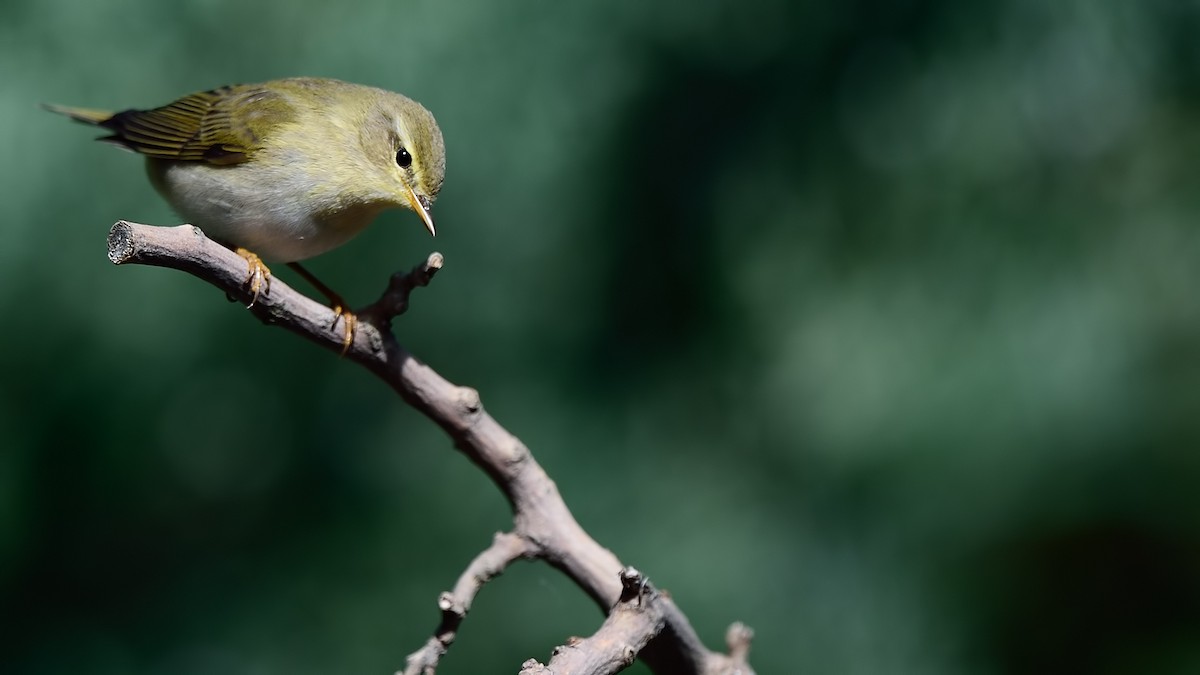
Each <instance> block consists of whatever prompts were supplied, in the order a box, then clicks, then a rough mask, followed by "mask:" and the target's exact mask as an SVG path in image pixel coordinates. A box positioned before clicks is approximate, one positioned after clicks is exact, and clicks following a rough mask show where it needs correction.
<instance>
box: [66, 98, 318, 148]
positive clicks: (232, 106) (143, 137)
mask: <svg viewBox="0 0 1200 675" xmlns="http://www.w3.org/2000/svg"><path fill="white" fill-rule="evenodd" d="M68 114H69V113H68ZM294 114H295V113H294V109H293V108H292V106H291V105H290V104H289V103H288V102H287V101H286V100H285V99H284V97H283V96H281V95H279V94H277V93H274V92H272V91H270V90H267V89H263V88H261V87H257V86H247V85H236V86H231V87H222V88H220V89H214V90H212V91H204V92H200V93H197V94H192V95H190V96H185V97H183V98H181V99H179V100H178V101H175V102H174V103H169V104H167V105H165V106H162V107H161V108H154V109H153V110H126V111H123V112H119V113H116V114H115V115H113V116H111V117H109V118H108V119H106V120H103V121H95V122H92V123H93V124H96V125H97V126H100V127H103V128H105V129H108V130H109V131H111V132H112V136H108V137H105V138H102V139H100V140H103V141H109V142H112V143H116V144H118V145H121V146H124V147H126V148H129V149H130V150H133V151H134V152H140V153H141V154H143V155H146V156H147V157H154V158H156V159H169V160H176V161H184V162H208V163H210V164H238V163H241V162H244V161H246V160H248V159H249V158H250V157H251V155H253V154H254V151H255V150H256V149H258V148H259V147H261V145H262V141H263V138H262V136H263V135H264V134H265V133H267V131H266V130H269V129H271V128H273V127H275V126H276V125H278V124H282V123H286V122H287V121H289V120H290V119H292V118H293V117H294ZM73 117H76V119H79V117H77V116H74V115H73ZM81 121H85V122H88V121H91V120H87V119H83V120H81Z"/></svg>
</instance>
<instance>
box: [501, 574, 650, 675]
mask: <svg viewBox="0 0 1200 675" xmlns="http://www.w3.org/2000/svg"><path fill="white" fill-rule="evenodd" d="M658 597H659V594H658V591H656V590H654V588H652V587H651V586H650V583H649V582H648V581H647V580H646V578H645V577H643V576H642V575H641V573H640V572H638V571H637V570H635V569H633V568H632V567H626V568H625V569H623V570H621V598H620V600H618V601H617V604H616V605H615V606H614V607H613V608H612V609H611V610H610V611H609V613H608V618H607V619H605V620H604V623H603V624H602V625H601V626H600V630H598V631H596V633H595V634H593V635H592V636H591V637H588V638H573V639H572V640H570V641H568V642H567V644H565V645H563V646H561V647H558V648H556V649H555V650H554V655H553V657H552V658H551V659H550V662H549V663H547V664H546V665H544V666H543V665H542V664H540V663H537V662H536V661H526V662H525V663H524V665H523V666H522V667H521V672H520V674H519V675H540V674H545V675H551V674H553V675H611V674H612V673H617V672H620V671H622V670H625V669H626V668H628V667H629V666H631V665H633V661H634V659H636V658H637V655H638V653H639V652H641V651H642V649H643V648H645V647H646V645H648V644H649V643H650V641H651V640H652V639H654V637H655V636H657V635H658V634H659V633H660V632H661V631H662V629H663V625H664V624H665V622H666V617H665V615H664V613H663V611H662V608H661V606H659V605H658V604H657V603H656V602H655V600H656V599H657V598H658Z"/></svg>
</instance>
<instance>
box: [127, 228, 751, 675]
mask: <svg viewBox="0 0 1200 675" xmlns="http://www.w3.org/2000/svg"><path fill="white" fill-rule="evenodd" d="M108 256H109V259H110V260H112V262H113V263H115V264H118V265H121V264H130V263H134V264H143V265H156V266H160V267H170V268H174V269H178V270H182V271H185V272H188V273H189V274H192V275H194V276H196V277H199V278H200V279H203V280H204V281H207V282H208V283H210V284H212V285H213V286H216V287H217V288H219V289H221V290H222V291H224V292H225V294H226V295H227V296H229V297H230V298H233V299H235V300H238V301H240V302H242V303H243V304H249V302H250V294H249V293H248V291H247V289H246V288H245V281H246V261H245V260H244V259H243V258H241V257H240V256H238V255H237V254H235V253H233V252H232V251H230V250H229V249H227V248H225V247H223V246H221V245H219V244H217V243H216V242H213V241H212V240H210V239H208V238H207V237H205V236H204V233H203V232H201V231H200V230H199V228H196V227H192V226H189V225H182V226H179V227H171V228H165V227H153V226H149V225H140V224H137V223H130V222H126V221H119V222H117V223H116V224H115V225H114V226H113V228H112V230H111V231H110V232H109V236H108ZM441 264H442V259H441V255H440V254H437V253H435V254H433V255H431V256H429V258H428V259H427V260H426V262H425V263H424V264H423V265H419V266H418V267H416V268H414V269H413V270H412V271H411V272H409V273H407V274H402V275H394V276H393V277H392V279H391V282H390V283H389V285H388V290H387V291H386V292H385V294H384V297H383V298H381V299H380V301H378V302H376V303H374V304H373V305H371V306H370V307H368V309H367V310H365V311H364V312H363V317H362V318H363V319H364V320H363V321H360V322H359V325H358V329H357V330H356V332H355V335H354V340H353V342H352V344H351V345H350V347H349V348H348V349H347V350H346V353H345V356H346V358H348V359H350V360H352V361H354V362H355V363H358V364H360V365H362V366H364V367H365V368H367V369H368V370H370V371H371V372H372V373H374V374H375V375H376V376H378V377H379V378H380V379H382V380H383V381H384V382H386V383H387V384H388V385H389V386H390V387H392V389H393V390H395V391H396V393H398V394H399V395H400V397H401V398H402V399H403V400H404V401H405V402H407V403H408V404H409V405H411V406H413V407H414V408H416V409H417V410H418V411H420V412H421V413H422V414H424V415H425V416H426V417H428V418H429V419H431V420H432V421H433V422H434V423H436V424H437V425H438V426H440V427H442V429H444V430H445V431H446V433H447V434H449V436H450V437H451V438H452V439H453V440H454V445H455V447H456V448H458V449H459V450H460V451H461V452H462V453H463V454H464V455H466V456H467V458H468V459H470V460H471V461H472V462H474V463H475V464H476V465H478V466H479V467H480V468H481V469H483V470H484V472H485V473H487V475H488V476H489V477H490V478H491V479H492V481H493V482H494V483H495V484H496V486H497V487H498V488H499V489H500V491H501V492H502V493H503V494H504V496H505V498H506V499H508V502H509V504H510V505H511V507H512V510H513V524H514V529H513V533H512V534H510V535H501V536H500V537H498V538H497V540H496V542H494V543H493V545H492V547H491V548H489V549H488V550H486V551H484V552H483V553H481V554H480V555H479V556H478V557H477V558H476V559H475V561H473V562H472V564H471V565H470V566H469V567H468V568H467V570H466V572H464V574H463V578H460V579H459V582H458V584H457V585H456V586H455V590H454V591H453V592H451V593H450V594H443V596H442V599H441V600H440V601H439V606H443V605H447V606H448V607H443V609H442V611H443V620H442V625H441V626H439V628H438V632H437V633H436V634H435V635H434V637H433V638H432V641H436V642H437V645H438V646H431V644H429V643H427V644H426V646H425V647H424V648H422V650H418V652H415V653H414V654H413V656H410V660H409V668H412V667H413V658H414V657H416V658H417V659H421V658H425V657H422V656H419V655H420V654H421V653H422V652H424V651H425V650H431V653H432V652H437V657H436V658H432V660H429V661H426V662H422V663H421V664H420V667H421V668H422V670H421V671H411V672H428V673H432V672H433V669H434V668H435V667H436V663H437V660H438V659H440V656H441V653H444V651H445V648H446V646H448V645H449V642H450V640H452V639H453V637H454V635H455V634H456V633H457V630H458V625H459V623H461V621H462V617H464V616H465V615H466V612H467V610H468V609H469V607H470V603H471V600H472V599H473V598H474V595H475V593H476V592H478V590H479V586H481V585H482V584H483V583H484V582H485V581H486V580H487V579H488V578H491V577H492V576H495V574H499V573H500V571H502V570H503V569H504V568H505V567H506V566H507V565H508V564H509V563H511V562H512V561H513V560H516V559H517V558H520V557H532V558H540V559H543V560H545V561H546V562H548V563H550V564H551V565H553V566H554V567H556V568H558V569H560V570H562V571H563V572H564V573H565V574H566V575H567V576H568V577H570V578H571V579H572V580H573V581H574V582H575V583H576V584H577V585H578V586H579V587H580V588H582V589H583V590H584V591H585V592H586V593H587V594H588V595H589V596H590V597H591V598H592V600H593V601H595V602H596V604H597V605H599V606H600V609H601V610H602V611H604V612H605V613H606V614H609V613H610V610H611V614H612V615H613V616H618V615H620V616H624V615H626V614H631V615H632V614H638V615H643V614H645V612H646V610H647V609H648V608H649V607H651V606H652V607H654V608H655V609H654V611H655V612H656V613H661V617H662V619H661V621H662V623H661V630H656V631H654V634H650V633H643V637H644V638H645V640H644V641H641V640H636V639H633V637H632V636H629V635H626V637H627V638H628V639H629V640H630V642H629V644H636V645H644V648H640V647H639V649H638V650H637V651H635V653H636V654H637V655H638V656H639V657H640V658H642V659H643V660H644V661H645V662H646V664H647V665H649V666H650V668H651V669H652V670H653V671H654V672H655V673H658V675H717V674H733V673H737V674H739V675H752V673H753V671H752V670H751V669H750V668H749V666H747V665H746V663H745V645H748V641H749V637H748V635H747V636H746V638H745V640H744V641H743V642H740V643H738V644H739V647H738V648H737V649H734V650H733V655H724V654H718V653H714V652H711V651H709V650H708V649H706V648H705V647H704V645H703V643H701V641H700V639H699V637H698V636H697V635H696V632H695V630H693V628H692V626H691V624H690V623H689V622H688V621H687V618H686V617H685V616H684V615H683V613H682V612H681V611H679V608H678V607H677V606H676V605H675V604H674V603H673V602H672V601H671V599H670V598H669V597H667V596H666V595H665V594H660V593H654V594H653V595H652V597H650V599H649V600H648V601H647V603H646V605H647V606H646V607H640V608H638V611H637V612H632V610H625V609H621V611H619V612H618V611H617V610H618V609H619V606H618V603H619V601H620V600H621V598H622V597H623V596H622V589H623V588H624V586H623V585H622V582H621V576H620V574H621V571H622V569H623V567H622V565H621V563H620V561H619V560H617V557H616V556H615V555H613V554H612V552H610V551H609V550H608V549H606V548H604V547H602V546H600V544H598V543H597V542H596V541H595V540H594V539H592V538H591V537H590V536H589V535H588V534H587V533H586V532H585V531H584V530H583V528H582V527H580V525H579V523H578V522H576V520H575V518H574V516H572V515H571V512H570V510H569V509H568V508H567V505H566V503H565V502H564V501H563V499H562V497H561V495H560V494H559V492H558V488H557V486H555V484H554V482H553V481H552V480H551V479H550V477H549V476H548V475H547V474H546V472H545V471H544V470H543V469H542V467H541V465H539V464H538V463H537V461H536V460H534V458H533V456H532V455H531V454H530V452H529V449H528V448H526V447H525V445H524V444H523V443H522V442H521V441H520V440H519V439H518V438H517V437H515V436H513V435H512V434H511V433H509V432H508V431H507V430H506V429H505V428H504V427H502V426H501V425H500V424H499V423H498V422H496V420H495V419H493V418H492V416H491V415H489V414H488V413H487V412H486V411H484V408H483V404H482V402H481V401H480V398H479V394H478V392H476V391H475V390H474V389H471V388H470V387H462V386H456V385H454V384H452V383H450V382H448V381H447V380H446V379H444V378H443V377H442V376H441V375H439V374H438V373H437V372H435V371H434V370H433V369H432V368H430V367H429V366H427V365H426V364H424V363H422V362H421V361H420V360H418V359H417V358H416V357H415V356H413V355H412V354H411V353H410V352H409V351H408V350H406V349H405V348H404V347H402V346H401V345H400V344H399V342H397V341H396V338H395V336H394V335H393V334H392V331H391V327H390V319H391V317H392V316H394V315H395V314H398V313H400V312H403V311H404V309H405V308H407V306H408V296H409V294H410V293H411V292H412V290H413V289H414V288H416V287H418V286H423V285H426V284H428V283H429V280H430V279H431V278H432V276H433V275H434V273H436V271H437V270H438V269H439V268H440V267H441ZM250 311H251V312H252V313H253V314H254V315H255V316H256V317H257V318H258V319H260V320H261V321H263V322H264V323H266V324H269V325H277V326H281V327H283V328H285V329H287V330H288V331H291V332H293V333H295V334H297V335H300V336H301V337H304V338H306V339H308V340H309V341H311V342H314V343H316V344H318V345H320V346H322V347H324V348H326V349H328V350H330V351H332V352H335V353H340V352H341V351H342V336H343V333H342V331H341V330H334V329H335V327H336V326H335V317H334V315H333V312H332V311H331V310H330V309H329V308H328V307H326V306H324V305H322V304H320V303H318V302H315V301H313V300H310V299H309V298H307V297H305V296H303V295H301V294H300V293H298V292H296V291H295V290H293V289H292V288H290V287H288V286H287V285H286V284H283V283H282V282H280V281H279V280H278V279H274V280H272V282H271V285H270V291H269V292H267V293H264V294H262V295H260V296H259V298H258V300H257V302H255V303H254V306H253V307H251V308H250ZM517 541H519V542H521V543H520V545H519V546H518V545H517V543H516V542H517ZM443 600H444V601H445V602H442V601H443ZM447 612H450V613H451V614H452V615H453V617H452V618H451V619H450V620H447V618H446V616H447V614H446V613H447ZM621 620H622V619H620V618H618V619H614V620H613V621H614V622H618V621H621ZM606 623H607V622H606ZM655 625H657V620H656V623H655ZM603 630H604V628H602V629H601V631H603ZM612 630H616V629H612ZM443 638H446V639H445V640H444V641H443ZM552 663H553V661H552ZM405 672H410V671H409V670H406V671H405ZM556 672H557V671H556ZM566 672H569V671H561V673H564V674H565V673H566ZM604 672H615V671H604Z"/></svg>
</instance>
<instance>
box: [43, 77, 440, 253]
mask: <svg viewBox="0 0 1200 675" xmlns="http://www.w3.org/2000/svg"><path fill="white" fill-rule="evenodd" d="M47 108H48V109H50V110H52V111H54V112H58V113H62V114H64V115H67V116H69V117H71V118H72V119H75V120H77V121H80V122H84V123H87V124H92V125H95V126H98V127H100V128H103V129H105V130H107V131H108V132H109V133H110V134H111V135H109V136H105V137H102V138H101V139H100V140H104V141H108V142H111V143H115V144H117V145H120V146H122V147H125V148H128V149H129V150H133V151H135V152H138V153H140V154H142V155H145V156H146V158H147V171H148V173H149V175H150V179H151V181H152V183H153V184H154V186H155V188H156V189H157V190H158V191H159V192H160V193H161V194H162V195H163V196H164V197H165V198H166V199H167V201H168V202H170V203H171V205H172V206H173V207H174V208H175V209H176V210H177V211H178V212H179V213H180V215H181V216H183V217H184V218H186V219H188V220H189V221H190V222H192V223H193V224H195V225H198V226H199V227H200V228H201V229H203V230H204V231H205V233H207V234H208V235H209V236H211V237H213V238H214V239H217V240H218V241H222V242H224V243H226V244H228V245H230V246H234V247H242V248H245V249H249V250H250V251H253V252H255V253H257V254H259V255H261V256H263V257H264V258H267V259H269V260H278V261H283V262H292V261H297V260H303V259H306V258H310V257H312V256H314V255H318V254H320V253H323V252H325V251H327V250H329V249H331V248H334V247H336V246H338V245H340V244H342V243H344V242H345V241H347V240H348V239H349V238H350V237H352V236H354V235H355V234H357V233H358V232H360V231H361V230H362V229H363V228H364V227H366V226H367V225H368V224H369V223H370V222H371V221H372V220H374V218H375V217H376V216H377V215H378V214H379V213H380V212H381V211H383V210H384V209H387V208H393V207H405V208H411V209H413V210H415V211H417V212H418V214H419V215H421V217H422V219H423V220H424V221H425V224H426V227H428V228H429V229H430V231H431V232H432V231H433V221H432V217H431V216H430V215H429V207H430V206H431V205H432V203H433V201H434V199H435V198H436V197H437V194H438V192H439V191H440V189H441V186H442V181H443V178H444V175H445V147H444V145H443V142H442V134H441V131H440V130H439V129H438V126H437V123H436V122H435V121H434V119H433V116H432V115H431V114H430V113H429V111H427V110H426V109H425V108H423V107H422V106H421V105H420V104H418V103H416V102H415V101H413V100H411V99H409V98H406V97H404V96H401V95H400V94H396V93H393V92H389V91H384V90H382V89H376V88H373V87H365V86H361V85H356V84H349V83H346V82H340V81H338V80H329V79H318V78H293V79H285V80H274V81H271V82H265V83H262V84H254V85H234V86H229V87H222V88H219V89H214V90H212V91H206V92H200V93H196V94H192V95H190V96H185V97H183V98H181V99H179V100H177V101H175V102H173V103H170V104H168V105H165V106H162V107H160V108H154V109H151V110H126V111H123V112H118V113H108V112H103V111H97V110H90V109H85V108H69V107H64V106H47Z"/></svg>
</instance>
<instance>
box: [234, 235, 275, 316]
mask: <svg viewBox="0 0 1200 675" xmlns="http://www.w3.org/2000/svg"><path fill="white" fill-rule="evenodd" d="M237 254H238V255H240V256H242V257H243V258H245V259H246V265H247V269H246V281H245V282H244V283H245V285H246V286H247V287H249V289H250V304H248V305H246V309H250V308H251V307H253V306H254V303H256V302H258V296H259V295H262V294H263V293H270V292H271V270H270V268H268V267H267V266H266V265H265V264H264V263H263V261H262V258H259V257H258V255H256V254H255V253H253V252H252V251H249V250H247V249H244V248H241V247H240V246H239V247H238V249H237Z"/></svg>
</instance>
